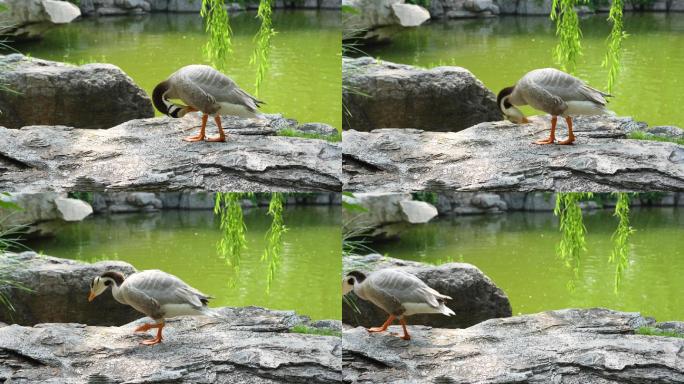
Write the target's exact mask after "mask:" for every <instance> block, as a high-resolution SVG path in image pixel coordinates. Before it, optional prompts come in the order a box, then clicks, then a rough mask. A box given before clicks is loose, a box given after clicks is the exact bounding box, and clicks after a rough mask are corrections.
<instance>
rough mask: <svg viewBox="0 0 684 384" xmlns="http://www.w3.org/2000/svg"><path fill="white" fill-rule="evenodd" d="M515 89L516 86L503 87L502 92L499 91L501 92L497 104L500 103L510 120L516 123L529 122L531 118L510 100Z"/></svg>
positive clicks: (502, 110) (497, 97)
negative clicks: (528, 118)
mask: <svg viewBox="0 0 684 384" xmlns="http://www.w3.org/2000/svg"><path fill="white" fill-rule="evenodd" d="M514 89H515V87H506V88H504V89H502V90H501V92H499V94H498V95H497V96H496V104H498V105H499V108H501V112H503V114H504V116H505V117H506V119H508V120H509V121H512V122H514V123H516V124H527V123H529V120H527V118H526V117H525V115H524V114H523V113H522V111H521V110H519V109H518V108H516V107H515V106H514V105H513V104H511V102H510V101H509V100H508V99H509V98H510V97H511V93H513V90H514Z"/></svg>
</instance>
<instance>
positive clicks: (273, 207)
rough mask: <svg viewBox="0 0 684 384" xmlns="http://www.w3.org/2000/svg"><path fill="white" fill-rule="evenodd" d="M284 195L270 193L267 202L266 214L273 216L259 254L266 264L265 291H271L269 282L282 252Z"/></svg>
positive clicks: (273, 275)
mask: <svg viewBox="0 0 684 384" xmlns="http://www.w3.org/2000/svg"><path fill="white" fill-rule="evenodd" d="M284 200H285V199H284V197H283V194H282V193H278V192H274V193H273V194H271V202H270V203H269V204H268V214H269V215H270V216H271V217H272V218H273V221H272V222H271V228H270V229H269V230H268V232H267V233H266V241H267V244H266V249H265V250H264V253H263V255H262V256H261V261H263V262H266V263H267V264H268V273H267V275H266V293H267V294H268V293H270V291H271V283H272V282H273V278H274V277H275V273H276V271H277V269H278V267H279V266H280V260H281V256H282V252H283V234H284V233H285V232H286V231H287V228H285V224H284V222H283V205H284Z"/></svg>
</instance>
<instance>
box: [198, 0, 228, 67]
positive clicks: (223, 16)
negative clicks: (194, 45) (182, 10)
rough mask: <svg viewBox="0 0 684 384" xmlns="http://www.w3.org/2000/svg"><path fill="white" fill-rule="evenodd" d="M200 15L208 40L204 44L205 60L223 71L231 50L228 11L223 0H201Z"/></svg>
mask: <svg viewBox="0 0 684 384" xmlns="http://www.w3.org/2000/svg"><path fill="white" fill-rule="evenodd" d="M200 15H201V16H202V18H203V19H204V24H205V26H204V30H205V31H206V32H207V33H208V34H209V40H207V43H206V44H205V46H204V50H203V52H204V55H205V56H206V57H207V60H209V62H210V63H211V64H212V65H213V66H214V67H216V69H218V70H219V71H225V69H226V67H227V60H228V56H229V55H230V54H231V53H232V52H233V48H232V41H231V36H232V34H233V31H232V30H231V28H230V19H229V17H228V11H227V10H226V8H225V1H224V0H202V8H201V9H200Z"/></svg>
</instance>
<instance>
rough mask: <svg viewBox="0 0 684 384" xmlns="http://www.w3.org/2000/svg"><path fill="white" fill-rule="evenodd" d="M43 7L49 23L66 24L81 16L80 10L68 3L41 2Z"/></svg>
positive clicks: (44, 0) (46, 0)
mask: <svg viewBox="0 0 684 384" xmlns="http://www.w3.org/2000/svg"><path fill="white" fill-rule="evenodd" d="M43 7H44V9H45V13H46V14H47V16H48V20H47V21H49V22H51V23H53V24H66V23H70V22H72V21H73V20H74V19H76V18H77V17H79V16H81V10H80V9H79V8H78V7H77V6H76V5H74V4H71V3H70V2H68V1H57V0H43Z"/></svg>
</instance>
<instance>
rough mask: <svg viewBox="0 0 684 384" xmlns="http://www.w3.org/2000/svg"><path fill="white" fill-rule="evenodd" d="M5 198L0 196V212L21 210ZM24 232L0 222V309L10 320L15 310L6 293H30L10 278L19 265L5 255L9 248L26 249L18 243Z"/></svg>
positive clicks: (21, 226) (14, 226) (18, 226)
mask: <svg viewBox="0 0 684 384" xmlns="http://www.w3.org/2000/svg"><path fill="white" fill-rule="evenodd" d="M7 196H9V194H8V193H7V192H4V193H2V194H0V211H2V210H6V211H20V210H22V208H21V207H20V206H19V205H17V204H16V203H14V202H13V201H9V200H7V199H6V197H7ZM25 230H26V226H24V225H16V224H11V225H8V224H4V223H3V222H2V221H0V307H2V308H3V309H4V310H5V311H6V312H7V313H8V314H9V316H10V318H11V317H12V312H14V311H15V309H14V305H13V304H12V300H11V299H10V298H9V296H8V291H9V290H10V289H19V290H23V291H28V292H31V289H29V288H28V287H26V286H24V285H23V284H21V283H20V282H18V281H16V280H14V279H13V278H12V275H13V271H15V270H16V269H17V268H20V267H21V263H20V262H19V261H17V260H16V259H14V258H13V257H11V256H10V255H8V254H6V253H5V252H6V251H7V250H8V249H10V248H14V249H27V248H26V246H24V245H23V244H21V243H20V241H21V235H22V234H23V233H24V232H25Z"/></svg>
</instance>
